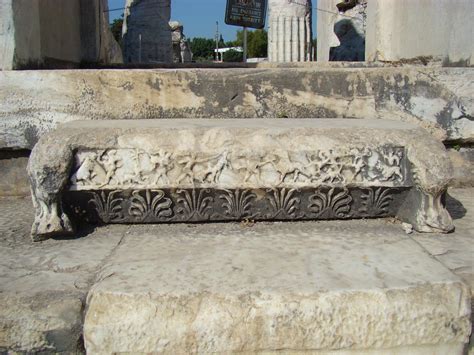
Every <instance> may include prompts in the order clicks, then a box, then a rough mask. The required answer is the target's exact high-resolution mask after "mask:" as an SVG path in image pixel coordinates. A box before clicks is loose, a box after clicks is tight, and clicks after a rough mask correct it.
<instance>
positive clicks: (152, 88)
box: [0, 64, 474, 149]
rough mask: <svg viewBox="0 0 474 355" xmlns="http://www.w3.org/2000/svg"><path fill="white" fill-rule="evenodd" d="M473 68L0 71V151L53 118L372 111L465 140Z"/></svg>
mask: <svg viewBox="0 0 474 355" xmlns="http://www.w3.org/2000/svg"><path fill="white" fill-rule="evenodd" d="M473 83H474V70H471V69H455V68H423V67H411V68H410V67H400V68H332V67H328V66H327V65H326V66H325V65H320V64H314V65H312V66H310V67H306V66H305V67H297V68H295V67H291V66H290V67H283V68H274V69H221V70H210V69H199V70H193V69H183V70H82V71H30V72H0V148H9V149H12V148H13V149H24V148H26V149H31V148H32V147H33V146H34V144H35V143H36V142H37V141H38V139H39V138H40V137H41V136H42V135H43V134H45V133H47V132H49V131H51V130H53V129H54V128H56V127H57V125H58V124H60V123H65V122H69V121H73V120H104V119H144V118H146V119H148V118H183V117H187V118H246V117H263V118H274V117H291V118H305V117H321V118H336V117H347V118H367V117H372V118H382V119H393V120H399V121H400V120H401V121H407V122H411V123H416V124H419V125H420V126H422V127H425V128H428V129H429V130H430V131H431V132H432V133H433V135H434V136H436V137H437V138H439V139H440V140H448V141H456V142H459V141H462V142H474V122H473V121H472V117H474V85H473Z"/></svg>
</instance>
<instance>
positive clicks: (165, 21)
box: [122, 0, 173, 63]
mask: <svg viewBox="0 0 474 355" xmlns="http://www.w3.org/2000/svg"><path fill="white" fill-rule="evenodd" d="M170 17H171V0H127V3H126V5H125V14H124V22H123V31H122V35H123V52H124V62H125V63H140V62H141V63H159V62H161V63H170V62H172V58H173V45H172V40H171V31H170V26H169V21H170Z"/></svg>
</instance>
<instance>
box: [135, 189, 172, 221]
mask: <svg viewBox="0 0 474 355" xmlns="http://www.w3.org/2000/svg"><path fill="white" fill-rule="evenodd" d="M152 193H154V194H155V196H152ZM172 204H173V203H172V201H171V199H170V198H168V197H165V193H164V191H162V190H145V194H144V196H142V195H141V194H140V190H135V191H132V197H131V198H130V207H129V209H128V213H129V215H130V216H132V217H133V218H136V219H137V220H138V221H141V222H144V221H146V220H147V219H150V217H155V218H157V219H159V220H166V219H169V218H170V217H171V216H172V215H173V210H172V209H171V206H172Z"/></svg>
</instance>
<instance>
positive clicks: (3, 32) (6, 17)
mask: <svg viewBox="0 0 474 355" xmlns="http://www.w3.org/2000/svg"><path fill="white" fill-rule="evenodd" d="M14 54H15V32H14V31H13V7H12V3H11V0H0V69H6V70H9V69H12V68H11V66H12V63H13V56H14Z"/></svg>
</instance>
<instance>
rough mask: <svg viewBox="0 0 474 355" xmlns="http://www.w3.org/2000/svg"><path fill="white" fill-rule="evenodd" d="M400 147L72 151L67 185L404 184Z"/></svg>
mask: <svg viewBox="0 0 474 355" xmlns="http://www.w3.org/2000/svg"><path fill="white" fill-rule="evenodd" d="M408 166H409V164H408V163H407V159H406V154H405V150H404V148H401V147H392V146H384V147H378V148H376V149H369V148H364V149H358V148H350V149H347V150H334V149H328V150H319V151H313V152H305V151H303V152H287V151H285V152H278V151H275V152H272V153H268V154H264V153H259V152H251V153H250V154H249V153H248V152H245V153H239V152H230V151H226V150H224V151H223V152H221V153H218V154H204V153H199V154H196V153H189V152H167V151H165V150H159V151H157V152H156V153H148V152H145V151H141V150H139V149H108V150H102V151H99V150H94V151H92V150H88V151H78V152H76V155H75V166H74V169H73V173H72V175H71V178H70V186H69V189H70V190H73V191H74V190H101V189H104V190H105V189H133V188H137V189H152V188H155V189H157V188H158V189H159V188H170V187H176V188H179V187H184V188H188V187H202V188H205V187H209V188H217V187H219V188H236V187H267V188H274V187H275V188H276V187H295V188H299V187H306V186H320V185H328V186H340V185H349V184H353V185H361V186H362V185H364V184H366V185H369V184H370V185H373V184H374V183H375V184H379V185H383V186H404V184H407V176H408V175H409V174H408V172H407V169H408Z"/></svg>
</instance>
